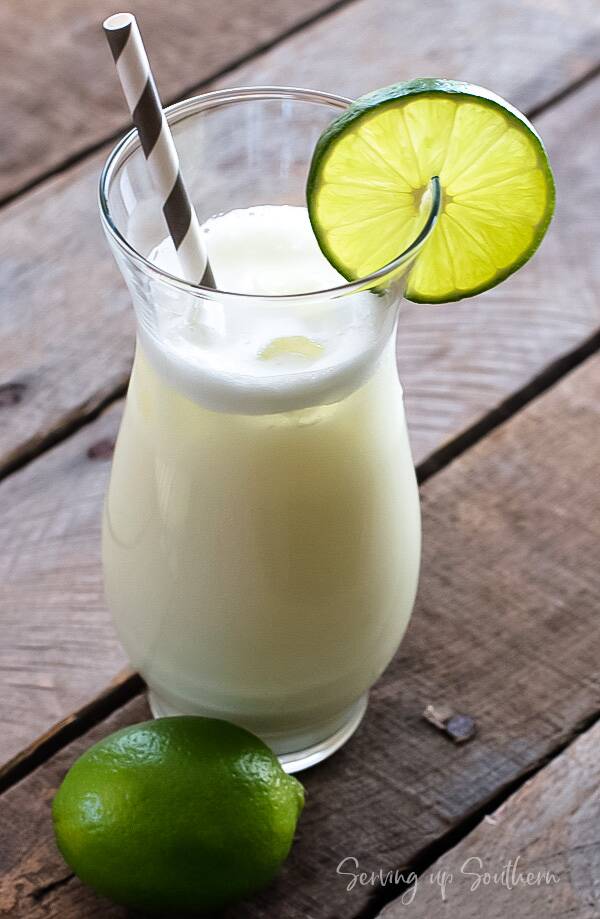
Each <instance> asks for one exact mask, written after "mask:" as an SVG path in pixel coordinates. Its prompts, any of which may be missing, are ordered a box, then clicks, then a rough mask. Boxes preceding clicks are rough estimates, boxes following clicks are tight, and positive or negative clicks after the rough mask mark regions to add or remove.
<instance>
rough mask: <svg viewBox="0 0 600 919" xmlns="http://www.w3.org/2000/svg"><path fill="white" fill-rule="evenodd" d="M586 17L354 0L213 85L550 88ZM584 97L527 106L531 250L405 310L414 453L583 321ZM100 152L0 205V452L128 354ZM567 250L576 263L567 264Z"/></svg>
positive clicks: (544, 357)
mask: <svg viewBox="0 0 600 919" xmlns="http://www.w3.org/2000/svg"><path fill="white" fill-rule="evenodd" d="M490 17H492V19H493V26H492V24H491V22H490ZM599 20H600V7H597V5H595V4H594V3H590V2H589V0H578V2H577V3H573V2H571V3H569V4H567V3H562V2H561V3H558V4H557V3H553V4H551V5H550V4H548V3H540V0H526V2H519V3H517V2H503V3H497V4H493V5H490V4H484V5H482V4H480V3H477V2H475V0H468V2H463V3H461V4H453V5H451V6H450V7H449V6H448V4H447V3H446V2H445V0H432V2H428V3H422V4H416V5H415V4H412V3H411V4H409V3H407V2H406V0H402V2H399V0H361V2H358V3H356V4H353V5H351V6H349V7H347V8H345V9H343V10H341V11H339V12H337V13H336V14H335V15H332V16H329V17H327V18H325V19H323V20H322V21H320V22H319V23H317V24H316V25H314V26H313V27H311V28H308V29H306V30H304V31H302V32H300V33H299V34H298V35H296V36H294V37H293V38H291V39H289V40H288V41H286V42H284V43H282V44H281V45H279V46H277V47H276V48H273V49H272V50H271V51H269V52H268V53H266V54H264V55H262V56H261V57H259V58H257V59H255V60H253V61H252V62H251V63H250V64H248V65H246V66H244V67H241V68H239V69H237V70H236V71H234V72H233V73H232V74H230V75H229V76H228V77H227V78H226V80H221V81H220V82H219V83H217V84H215V85H219V86H222V85H224V84H226V85H233V84H236V83H238V84H239V83H244V82H247V83H261V82H262V83H268V82H272V83H297V84H302V83H305V84H308V85H313V86H314V85H320V86H323V87H326V88H328V89H331V90H333V91H339V92H342V93H346V94H348V95H356V94H357V93H360V92H361V91H364V90H366V89H368V88H370V87H373V86H376V85H378V84H379V85H381V84H383V83H385V82H389V81H393V80H397V79H399V78H402V77H408V76H411V75H413V76H414V75H415V74H419V73H431V72H437V73H444V74H447V75H449V76H454V77H466V78H469V79H472V80H475V81H479V82H482V83H487V84H491V85H493V86H494V87H495V88H496V89H497V90H498V91H499V92H501V93H504V94H506V95H508V96H509V97H510V98H512V99H513V101H514V102H516V103H517V104H518V105H520V106H521V107H524V108H530V107H531V106H532V105H536V104H537V103H538V102H539V101H540V99H541V98H542V96H543V92H542V90H543V88H544V87H547V89H548V91H551V90H553V89H555V88H556V87H557V83H556V81H557V79H559V81H560V85H563V82H564V80H566V79H568V78H570V77H573V76H576V75H577V74H578V73H579V72H580V70H581V68H582V61H584V62H585V66H587V65H588V64H589V63H590V57H589V52H587V51H585V49H583V46H581V44H580V41H579V38H576V36H575V35H574V33H573V28H575V26H574V25H573V23H579V26H577V28H579V27H580V26H582V24H585V28H586V30H588V31H587V32H586V34H587V35H588V38H589V41H590V42H591V41H592V39H593V38H594V36H595V35H596V33H595V32H594V31H593V30H594V28H596V25H595V24H597V23H598V22H599ZM440 23H443V24H444V25H443V29H440ZM578 34H579V33H578ZM559 35H560V41H559V40H558V36H559ZM596 37H597V36H596ZM587 40H588V39H586V41H587ZM596 51H597V48H596ZM346 61H348V62H351V64H349V65H346V64H345V63H344V62H346ZM599 106H600V103H598V99H597V92H596V89H595V88H590V90H588V91H587V93H585V92H584V93H581V94H580V95H579V96H578V100H577V102H576V100H575V99H572V100H568V101H567V102H566V103H564V104H563V105H561V106H560V107H559V108H557V110H556V112H553V113H550V114H549V115H546V116H545V117H544V118H542V119H540V128H541V130H542V131H543V133H544V135H545V136H546V137H547V139H548V142H549V146H550V150H551V154H552V157H553V160H554V162H555V166H556V168H557V173H558V179H559V216H558V220H557V221H556V225H555V227H554V228H553V230H552V234H551V237H550V240H549V241H548V242H547V243H546V244H545V246H544V248H543V250H542V252H541V253H540V255H539V257H537V258H536V260H535V261H534V262H533V263H532V264H531V265H530V266H528V268H527V269H525V270H524V271H523V272H521V273H520V274H519V275H518V276H517V277H515V278H513V279H511V280H509V281H508V282H507V283H506V284H505V285H503V286H502V288H501V289H499V290H497V291H494V292H493V293H490V294H489V295H487V296H485V297H483V298H478V299H477V300H476V301H468V302H467V303H466V304H462V305H461V304H457V305H454V306H452V307H447V308H444V309H441V310H433V309H421V308H418V309H416V308H414V307H407V308H406V309H405V313H404V318H403V323H402V327H401V332H400V335H401V338H400V363H401V368H402V374H403V376H404V377H405V378H406V381H407V383H408V387H407V389H408V399H409V409H410V411H411V413H412V415H413V432H414V434H415V437H416V440H415V448H416V454H417V457H422V456H424V455H425V453H427V452H429V451H430V450H431V449H433V448H435V447H436V446H438V444H439V442H440V440H443V439H445V438H447V437H448V436H450V435H451V434H452V433H453V432H455V431H456V430H457V429H459V428H460V427H461V426H463V425H464V424H465V423H467V422H468V421H470V420H472V419H473V418H474V417H475V416H476V415H477V414H478V413H479V412H481V411H485V410H487V409H488V408H489V407H490V406H491V405H493V404H495V402H496V401H497V400H498V399H499V398H503V397H504V396H505V395H506V394H507V392H511V391H512V390H513V389H514V387H515V386H518V385H521V383H523V382H524V381H525V380H526V379H528V377H530V376H531V375H532V374H533V373H535V372H536V371H537V370H539V368H540V367H541V366H543V365H544V364H545V363H546V362H547V361H548V360H551V359H552V358H553V357H555V356H556V354H557V353H561V352H562V351H563V350H565V349H568V348H569V347H570V346H572V345H573V344H574V343H575V342H576V341H578V340H579V339H580V338H581V337H582V336H584V335H586V334H588V333H589V331H590V329H591V328H594V327H595V326H596V324H597V323H598V316H599V312H600V306H599V305H598V304H599V301H598V298H597V297H594V296H593V291H592V290H591V288H592V287H593V285H594V284H597V283H598V271H599V270H600V269H599V268H598V265H597V262H596V260H595V259H592V260H591V261H588V260H587V257H588V255H589V254H590V249H591V247H592V240H593V239H595V234H596V230H597V220H598V218H597V216H596V214H595V213H590V212H589V208H588V207H587V203H588V201H589V199H590V197H591V196H592V195H593V193H594V192H595V191H596V190H597V187H598V182H599V180H598V174H597V170H596V169H595V166H594V163H595V153H596V150H597V149H598V145H599V142H600V139H599V137H598V132H599V131H600V128H598V124H599V123H600V122H599V118H598V114H599V113H598V108H599ZM582 124H586V125H587V128H586V130H582V129H581V125H582ZM101 159H102V158H101V157H96V158H94V159H92V160H90V161H88V162H86V163H85V164H84V165H81V166H79V167H77V168H74V169H72V170H70V171H69V172H67V173H65V174H64V175H62V176H60V177H57V178H55V179H53V180H52V181H50V182H48V183H46V184H45V185H44V186H43V187H40V188H38V189H37V190H36V191H35V192H33V193H31V194H28V195H27V196H25V197H23V198H22V199H21V200H20V201H18V202H16V203H15V204H14V205H13V206H11V207H10V208H7V209H5V211H4V212H3V214H2V217H1V219H0V279H1V281H2V283H1V284H0V288H1V289H2V291H3V293H2V295H1V296H2V301H0V346H1V347H2V352H3V355H4V359H3V368H2V377H1V379H0V384H4V385H5V386H9V387H10V386H12V387H13V388H12V389H5V390H4V401H5V402H6V403H7V404H6V405H5V407H4V408H1V409H0V442H1V444H2V448H1V451H0V469H1V468H2V467H4V468H6V466H7V464H10V463H12V462H14V461H16V460H18V459H19V458H20V457H21V458H22V457H23V455H31V453H32V452H35V450H37V449H38V448H39V446H40V444H42V443H46V442H47V441H48V439H52V437H53V436H55V434H56V431H57V430H58V431H60V430H64V429H65V428H68V427H69V425H70V424H72V423H73V422H74V421H75V420H76V419H77V418H80V417H82V416H85V415H86V414H87V413H88V412H90V411H92V410H93V409H94V408H95V407H96V406H97V405H98V404H101V403H102V402H103V401H104V400H105V399H106V398H107V396H108V395H109V394H111V393H113V392H114V391H115V389H116V388H118V387H120V386H123V384H124V381H125V379H126V376H127V373H128V370H129V366H130V359H131V349H132V338H133V320H132V318H131V316H130V307H129V305H128V297H127V294H126V292H125V290H124V286H123V284H122V282H121V281H120V279H119V277H118V275H117V270H116V268H115V267H114V266H113V264H112V262H111V259H110V256H109V254H108V251H107V248H106V244H105V241H104V240H103V238H102V234H101V231H100V228H99V225H98V217H97V214H96V205H95V185H96V180H97V173H98V171H99V169H100V163H101ZM562 188H566V189H568V190H569V191H568V194H564V195H561V194H560V190H561V189H562ZM575 225H577V227H578V230H577V233H575V232H574V230H573V227H574V226H575ZM579 228H581V229H579ZM588 230H589V235H587V236H586V239H587V240H588V242H586V241H585V239H584V240H583V242H582V241H581V236H582V234H584V233H585V234H588ZM32 253H35V261H34V259H33V255H32ZM559 256H560V259H559ZM569 262H570V263H572V265H573V266H578V267H577V268H575V267H574V268H573V269H572V270H570V271H569V272H568V276H567V273H566V272H565V270H564V267H563V266H564V264H566V263H569ZM558 281H560V284H558ZM15 387H21V388H20V389H18V388H17V389H15ZM2 394H3V393H2V390H0V397H1V396H2Z"/></svg>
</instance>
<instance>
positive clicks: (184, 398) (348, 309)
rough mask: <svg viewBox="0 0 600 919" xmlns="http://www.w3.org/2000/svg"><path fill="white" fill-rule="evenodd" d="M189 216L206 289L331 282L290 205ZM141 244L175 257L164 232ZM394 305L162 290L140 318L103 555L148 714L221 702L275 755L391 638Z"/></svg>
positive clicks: (402, 467) (317, 724) (401, 602)
mask: <svg viewBox="0 0 600 919" xmlns="http://www.w3.org/2000/svg"><path fill="white" fill-rule="evenodd" d="M205 230H206V237H205V238H206V240H207V246H208V251H209V255H210V261H211V266H212V268H213V272H214V275H215V278H216V282H217V287H218V288H219V290H222V291H232V292H238V293H243V294H253V295H255V296H256V295H260V296H268V295H278V296H280V295H283V294H294V293H300V292H302V291H310V290H325V289H328V288H331V287H334V286H336V285H338V284H341V283H343V279H342V278H341V277H340V276H339V275H338V274H337V272H336V271H335V270H334V269H333V268H332V266H331V265H330V264H329V263H328V262H327V261H326V259H325V258H324V257H323V256H322V254H321V252H320V250H319V248H318V246H317V243H316V240H315V238H314V235H313V233H312V230H311V227H310V224H309V221H308V217H307V214H306V211H305V210H304V209H303V208H293V207H277V206H271V207H266V206H265V207H257V208H255V209H252V210H244V211H232V212H230V213H229V214H226V215H223V216H220V217H217V218H214V219H212V220H211V221H209V222H208V224H206V226H205ZM151 257H152V259H153V260H154V261H156V262H157V263H158V264H160V265H161V266H162V267H163V268H164V269H166V270H170V271H171V272H172V273H173V274H176V273H177V270H176V262H175V259H174V253H173V251H172V248H171V244H170V242H165V243H163V244H161V246H159V247H158V249H157V250H155V251H154V252H153V253H152V256H151ZM238 301H239V302H238ZM394 310H395V307H394V306H393V305H390V302H389V300H388V299H386V297H385V296H379V295H378V294H377V293H371V292H363V293H360V294H353V295H352V296H351V297H342V298H339V299H337V300H334V301H328V302H327V303H321V304H320V303H318V302H315V301H314V299H313V298H307V299H306V301H303V300H302V298H299V299H297V300H291V301H289V302H287V303H286V301H281V300H273V301H269V300H260V299H252V298H242V297H239V298H238V299H237V300H236V298H235V297H223V298H222V302H220V301H219V298H218V296H216V298H215V299H214V300H213V301H212V302H208V303H204V304H200V305H199V306H198V307H197V308H195V307H193V306H192V307H190V305H189V303H188V302H185V303H183V302H182V304H181V306H179V305H178V304H177V303H176V302H173V303H170V304H169V303H167V304H164V305H159V306H158V307H157V312H158V317H157V320H156V328H157V330H158V331H157V333H156V334H153V335H150V334H147V333H145V332H144V331H143V328H141V330H140V336H139V340H138V347H137V354H136V359H135V365H134V370H133V374H132V379H131V385H130V389H129V393H128V397H127V405H126V410H125V415H124V419H123V423H122V426H121V431H120V434H119V438H118V441H117V446H116V450H115V457H114V463H113V470H112V475H111V482H110V488H109V493H108V497H107V501H106V506H105V516H104V537H103V554H104V567H105V580H106V590H107V596H108V601H109V604H110V607H111V609H112V612H113V614H114V618H115V622H116V625H117V629H118V632H119V636H120V638H121V641H122V643H123V645H124V647H125V649H126V651H127V653H128V655H129V657H130V659H131V661H132V663H133V665H134V666H135V667H137V668H138V669H139V670H140V671H141V673H142V674H143V676H144V677H145V679H146V680H147V682H148V685H149V687H150V690H151V698H152V702H153V707H154V711H155V713H159V714H162V713H174V712H181V713H198V714H208V715H212V716H215V717H222V718H226V719H229V720H231V721H234V722H237V723H239V724H241V725H243V726H245V727H248V728H249V729H250V730H253V731H254V732H256V733H257V734H259V735H260V736H261V737H263V739H265V740H266V741H267V742H268V743H270V744H271V745H272V746H273V747H274V749H275V750H276V751H278V752H286V753H289V752H290V751H293V750H295V749H298V750H300V749H303V748H306V747H307V746H310V745H311V744H315V743H318V742H319V741H320V740H322V739H324V738H326V737H329V736H330V735H331V734H332V733H334V732H335V731H336V730H337V729H339V728H340V727H341V726H342V725H343V724H344V723H345V722H347V721H348V718H349V717H351V716H352V712H353V710H356V711H359V710H360V709H361V706H362V704H363V703H362V697H363V696H364V694H365V693H366V692H367V690H368V689H369V687H370V686H371V685H372V684H373V682H374V681H375V680H376V679H377V677H378V676H379V675H380V674H381V672H382V671H383V669H384V668H385V667H386V665H387V664H388V663H389V661H390V659H391V657H392V656H393V654H394V653H395V651H396V648H397V647H398V644H399V642H400V639H401V637H402V635H403V633H404V630H405V628H406V625H407V622H408V619H409V616H410V613H411V610H412V605H413V601H414V597H415V592H416V586H417V578H418V569H419V558H420V517H419V503H418V494H417V488H416V481H415V473H414V468H413V463H412V459H411V454H410V448H409V444H408V438H407V431H406V423H405V418H404V409H403V400H402V390H401V387H400V384H399V381H398V377H397V371H396V364H395V352H394V334H393V333H394V326H395V316H394Z"/></svg>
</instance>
